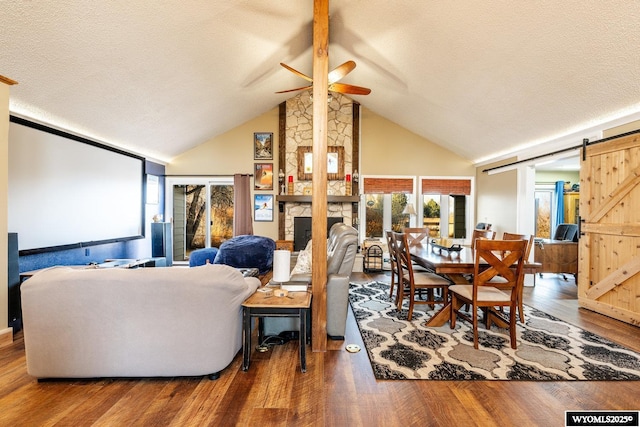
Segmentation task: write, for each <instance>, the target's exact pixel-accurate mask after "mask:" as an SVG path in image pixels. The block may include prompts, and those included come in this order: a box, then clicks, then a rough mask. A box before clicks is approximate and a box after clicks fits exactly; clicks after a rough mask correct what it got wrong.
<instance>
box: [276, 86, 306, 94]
mask: <svg viewBox="0 0 640 427" xmlns="http://www.w3.org/2000/svg"><path fill="white" fill-rule="evenodd" d="M312 87H313V86H305V87H298V88H295V89H287V90H281V91H279V92H276V93H287V92H296V91H299V90H307V89H311V88H312Z"/></svg>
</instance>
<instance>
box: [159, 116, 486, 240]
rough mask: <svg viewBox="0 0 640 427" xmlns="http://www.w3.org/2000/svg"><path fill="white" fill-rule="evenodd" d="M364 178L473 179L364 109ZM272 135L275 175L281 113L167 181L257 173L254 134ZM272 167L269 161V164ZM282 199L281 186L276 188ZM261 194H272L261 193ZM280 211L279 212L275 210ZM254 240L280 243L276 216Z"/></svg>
mask: <svg viewBox="0 0 640 427" xmlns="http://www.w3.org/2000/svg"><path fill="white" fill-rule="evenodd" d="M360 128H361V142H360V151H361V162H360V169H361V170H359V171H358V172H359V173H360V174H368V175H414V176H420V175H449V176H473V175H474V174H475V168H474V167H473V165H472V164H471V162H470V161H468V160H465V159H463V158H461V157H460V156H457V155H455V154H453V153H452V152H450V151H448V150H446V149H444V148H441V147H439V146H437V145H435V144H433V143H431V142H429V141H427V140H426V139H424V138H422V137H420V136H418V135H416V134H414V133H411V132H409V131H407V130H406V129H404V128H402V127H401V126H399V125H397V124H395V123H393V122H391V121H389V120H387V119H385V118H383V117H381V116H378V115H377V114H375V113H373V112H371V111H369V110H367V109H364V108H363V111H362V113H361V126H360ZM254 132H273V136H274V146H275V147H274V153H273V158H274V160H273V163H274V172H277V170H278V169H277V167H278V166H277V159H278V108H277V107H276V108H274V109H272V110H271V111H269V112H267V113H266V114H263V115H262V116H260V117H257V118H255V119H253V120H250V121H248V122H246V123H244V124H242V125H240V126H238V127H237V128H235V129H232V130H231V131H229V132H227V133H225V134H223V135H220V136H218V137H215V138H212V139H210V140H209V141H207V142H205V143H203V144H201V145H199V146H198V147H196V148H194V149H192V150H189V151H187V152H185V153H183V154H181V155H180V156H178V157H176V158H175V159H173V160H172V161H171V163H170V164H168V165H167V167H166V171H167V175H232V174H234V173H253V165H254V163H255V162H256V161H254V160H253V133H254ZM269 162H270V161H269ZM274 186H275V187H276V188H274V191H273V192H271V194H274V195H275V194H277V182H274ZM260 194H270V192H263V191H261V192H260ZM274 209H277V206H274ZM253 232H254V234H257V235H262V236H268V237H271V238H272V239H277V238H278V222H277V212H274V221H273V222H256V223H254V228H253Z"/></svg>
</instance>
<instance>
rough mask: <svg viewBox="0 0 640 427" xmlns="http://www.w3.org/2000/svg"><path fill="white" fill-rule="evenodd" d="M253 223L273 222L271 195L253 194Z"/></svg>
mask: <svg viewBox="0 0 640 427" xmlns="http://www.w3.org/2000/svg"><path fill="white" fill-rule="evenodd" d="M253 219H254V221H273V194H255V195H254V196H253Z"/></svg>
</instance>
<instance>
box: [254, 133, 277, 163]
mask: <svg viewBox="0 0 640 427" xmlns="http://www.w3.org/2000/svg"><path fill="white" fill-rule="evenodd" d="M253 159H254V160H273V133H272V132H255V133H254V134H253Z"/></svg>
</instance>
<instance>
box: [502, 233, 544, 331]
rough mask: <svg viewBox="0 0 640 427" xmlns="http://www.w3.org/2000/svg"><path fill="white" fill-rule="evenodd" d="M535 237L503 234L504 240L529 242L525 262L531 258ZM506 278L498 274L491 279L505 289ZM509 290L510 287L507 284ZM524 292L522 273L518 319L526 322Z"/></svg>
mask: <svg viewBox="0 0 640 427" xmlns="http://www.w3.org/2000/svg"><path fill="white" fill-rule="evenodd" d="M533 239H534V236H533V235H532V234H516V233H508V232H506V231H505V232H504V233H503V234H502V240H524V241H526V242H527V248H526V250H525V253H524V262H525V263H526V262H527V261H528V260H529V254H530V253H531V248H532V247H533ZM504 282H505V280H504V278H502V277H500V276H496V277H494V278H493V279H492V280H491V283H493V286H495V287H496V288H498V289H503V286H502V283H504ZM506 289H507V290H508V289H509V287H508V286H507V287H506ZM523 292H524V274H523V275H522V286H521V287H520V293H519V294H518V319H520V322H521V323H524V303H523Z"/></svg>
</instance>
